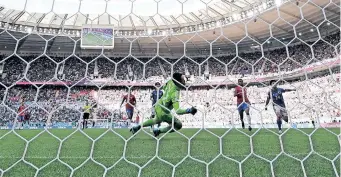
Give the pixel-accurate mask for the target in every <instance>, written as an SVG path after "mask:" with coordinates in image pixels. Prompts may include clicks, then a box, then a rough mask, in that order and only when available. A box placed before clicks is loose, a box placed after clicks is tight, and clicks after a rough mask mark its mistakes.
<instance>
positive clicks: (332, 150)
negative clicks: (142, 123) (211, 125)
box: [0, 128, 340, 177]
mask: <svg viewBox="0 0 341 177" xmlns="http://www.w3.org/2000/svg"><path fill="white" fill-rule="evenodd" d="M113 130H114V131H115V132H116V133H117V134H119V135H121V137H120V136H118V135H117V134H115V133H113V132H112V131H108V130H107V129H87V130H85V131H84V132H85V133H86V134H87V135H88V136H89V137H91V138H93V139H96V138H97V137H99V136H101V135H103V136H101V137H100V138H99V139H98V140H97V141H96V142H95V143H94V144H93V143H92V141H91V140H90V139H89V138H88V137H86V136H85V135H84V134H82V133H81V132H80V131H79V130H75V129H73V130H68V129H51V130H49V131H50V132H51V133H52V134H54V135H55V136H57V137H59V138H60V139H64V138H66V137H68V138H66V140H65V141H64V142H63V143H62V144H61V143H60V142H59V141H58V140H57V139H56V138H54V137H53V136H51V135H50V134H48V133H46V132H41V131H42V130H16V131H15V132H17V133H18V134H19V135H21V136H22V137H23V138H25V139H26V140H32V141H31V142H30V143H29V144H28V146H27V150H26V152H25V147H26V143H25V141H23V140H22V139H21V138H19V137H18V136H17V135H16V134H15V133H13V132H11V133H8V130H0V137H1V139H0V169H1V170H0V176H4V177H8V176H13V177H19V176H25V177H29V176H34V175H35V174H36V173H37V176H42V177H64V176H65V177H66V176H70V174H71V173H72V172H71V170H70V169H69V168H68V167H67V166H66V165H64V164H63V163H62V162H65V163H66V164H68V165H70V166H71V167H72V168H77V167H79V168H77V169H76V170H74V172H73V173H72V175H73V176H79V177H95V176H103V174H104V173H106V176H117V177H131V176H138V175H139V173H140V175H141V176H145V177H153V176H155V177H158V176H172V173H174V175H175V176H180V177H201V176H206V175H207V173H208V175H209V176H214V177H225V176H233V177H234V176H240V175H241V174H242V175H243V176H246V177H258V176H259V177H265V176H272V173H271V165H270V163H269V162H267V161H266V160H263V159H261V158H259V157H257V156H254V155H251V156H248V155H249V154H250V152H251V149H253V151H254V153H255V154H257V155H258V156H261V157H263V158H265V159H268V160H270V161H271V160H272V159H274V158H275V157H277V155H278V154H280V152H281V143H280V138H279V136H278V135H277V133H273V132H271V131H276V132H277V130H275V129H270V131H269V130H267V129H260V130H259V131H257V130H255V129H254V130H253V131H252V132H248V131H247V130H240V131H243V132H245V133H246V134H248V135H251V134H252V133H255V132H257V133H255V134H254V136H253V137H252V139H251V141H250V138H249V137H248V136H246V135H245V134H243V133H241V132H240V131H238V130H236V129H231V130H230V131H229V132H228V133H226V131H228V129H208V131H207V130H201V131H200V132H198V131H199V129H183V130H181V131H180V133H181V134H182V135H181V134H179V133H177V132H175V133H171V134H166V135H165V136H164V137H162V138H161V139H159V147H158V148H157V140H156V139H154V138H153V137H152V136H150V133H149V129H145V130H146V132H147V133H146V132H143V131H140V132H139V133H138V134H136V135H135V136H134V137H132V135H131V133H130V132H129V131H128V129H113ZM301 130H302V131H303V132H305V133H307V134H310V135H311V142H312V144H310V140H309V137H308V136H307V135H305V134H303V133H302V132H301V131H298V130H296V129H289V130H288V131H287V132H286V133H285V134H282V137H281V140H282V142H283V143H282V145H283V148H284V151H285V152H286V153H287V154H290V155H291V156H294V157H295V158H297V159H301V160H302V159H305V157H308V158H306V160H304V161H303V164H301V162H300V161H298V160H295V159H294V158H291V157H289V156H287V155H285V154H282V155H280V156H278V158H277V160H275V161H273V163H272V164H273V171H274V175H275V176H278V177H294V176H297V177H301V176H304V172H303V168H302V166H303V167H304V170H305V172H306V175H307V176H309V177H310V176H316V177H317V176H319V177H322V176H323V177H332V176H336V174H335V171H334V168H333V164H334V165H335V167H336V169H337V171H338V172H340V144H339V142H338V138H337V136H336V135H334V134H332V133H330V132H329V131H327V130H325V129H317V130H316V131H314V129H301ZM329 130H330V131H332V132H334V133H336V134H337V135H339V134H340V129H338V128H335V129H329ZM106 131H107V132H106ZM211 132H212V133H214V134H215V135H217V136H218V137H222V138H221V141H220V140H219V138H218V137H217V136H215V135H213V134H212V133H211ZM312 132H313V133H312ZM6 133H8V134H6ZM72 133H73V134H72ZM4 135H6V136H4ZM37 135H39V136H37ZM70 135H71V136H70ZM183 135H185V136H187V137H193V138H192V139H191V141H190V143H189V141H188V139H186V138H185V137H184V136H183ZM223 135H224V136H223ZM34 137H35V138H34ZM122 138H124V139H126V140H127V139H129V141H127V143H125V140H124V139H122ZM251 144H252V147H251V146H250V145H251ZM311 146H312V147H313V149H314V151H315V152H317V153H318V154H320V155H322V156H324V157H326V158H328V159H334V161H333V163H332V162H331V161H329V160H327V159H324V158H322V157H321V156H319V155H318V154H316V153H314V152H313V153H311V151H312V149H311ZM59 148H60V153H59V154H58V153H57V152H58V149H59ZM157 149H158V150H157ZM92 150H93V151H92ZM220 152H221V154H223V155H221V154H220ZM156 153H157V154H158V156H159V157H160V158H161V159H163V160H165V161H167V162H169V163H170V164H174V165H175V164H178V166H176V168H173V167H172V166H171V165H169V164H167V163H165V162H163V161H162V160H160V159H158V158H154V159H153V157H155V154H156ZM310 153H311V154H310ZM90 154H92V157H93V159H94V160H95V161H97V162H99V163H101V164H103V165H104V167H106V168H108V169H109V167H112V168H110V169H109V170H107V171H106V170H105V168H104V167H102V166H101V165H99V164H96V163H95V162H94V161H91V160H89V161H87V162H85V161H86V160H87V159H88V158H89V157H90ZM188 154H190V156H187V155H188ZM58 155H59V159H60V160H61V161H62V162H60V161H57V160H56V161H54V162H52V163H50V164H49V165H47V166H45V167H44V168H42V169H41V170H39V171H37V170H35V168H33V167H31V166H30V165H27V164H26V163H24V162H23V161H20V162H18V160H20V159H21V158H22V157H24V160H25V161H26V162H28V163H31V164H33V165H35V166H36V167H38V168H40V167H42V166H44V165H45V164H47V163H48V162H50V161H52V160H53V159H55V158H56V157H57V156H58ZM218 155H219V156H218ZM123 156H125V157H126V160H127V161H130V162H132V163H134V164H136V165H140V166H144V165H145V164H146V163H148V162H149V163H148V164H147V165H145V166H144V168H142V170H141V171H139V168H138V167H136V166H134V165H132V164H130V163H128V162H126V161H125V160H124V159H122V157H123ZM217 156H218V157H217ZM224 156H226V157H229V158H231V159H234V160H235V161H234V160H229V159H228V158H225V157H224ZM191 157H192V158H194V159H196V160H199V161H202V162H212V163H210V164H209V165H206V164H205V163H201V162H198V161H196V160H194V159H192V158H191ZM216 157H217V158H216ZM245 159H246V160H245ZM236 161H239V162H243V163H241V166H239V164H238V163H237V162H236ZM16 162H18V163H16ZM15 163H16V164H15ZM13 164H15V165H14V166H13V167H12V168H11V169H10V170H8V171H6V172H2V171H4V170H5V169H8V168H9V167H10V166H12V165H13ZM82 164H83V165H82ZM240 168H241V174H240V170H239V169H240Z"/></svg>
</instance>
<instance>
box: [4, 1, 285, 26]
mask: <svg viewBox="0 0 341 177" xmlns="http://www.w3.org/2000/svg"><path fill="white" fill-rule="evenodd" d="M271 3H272V4H271ZM274 3H278V4H280V3H282V0H275V1H274V0H10V1H9V0H0V10H1V13H0V19H2V20H1V21H7V22H10V23H16V24H23V25H30V24H38V25H39V26H42V27H58V26H64V27H65V28H76V29H78V28H80V27H81V26H82V25H83V24H102V25H113V26H115V27H117V28H121V29H136V28H140V29H141V28H152V29H160V28H170V27H176V26H178V27H180V26H188V25H191V24H199V23H205V22H210V21H215V20H218V19H222V18H224V17H228V16H234V17H235V18H238V16H240V15H239V14H240V12H242V11H247V10H249V11H250V10H251V11H250V12H249V13H261V12H262V11H263V10H265V9H266V8H267V7H270V6H273V5H274Z"/></svg>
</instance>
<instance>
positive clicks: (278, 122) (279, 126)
mask: <svg viewBox="0 0 341 177" xmlns="http://www.w3.org/2000/svg"><path fill="white" fill-rule="evenodd" d="M277 125H278V130H282V120H281V119H278V120H277Z"/></svg>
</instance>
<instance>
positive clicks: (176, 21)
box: [171, 15, 181, 27]
mask: <svg viewBox="0 0 341 177" xmlns="http://www.w3.org/2000/svg"><path fill="white" fill-rule="evenodd" d="M171 18H172V20H173V21H174V22H175V23H176V24H178V26H179V27H181V25H180V23H179V22H178V20H176V19H175V18H174V16H173V15H171Z"/></svg>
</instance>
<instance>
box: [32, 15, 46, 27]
mask: <svg viewBox="0 0 341 177" xmlns="http://www.w3.org/2000/svg"><path fill="white" fill-rule="evenodd" d="M34 15H35V14H34ZM45 16H46V14H43V15H42V16H41V17H40V18H39V19H38V20H37V26H39V24H40V23H41V21H43V19H44V18H45ZM32 18H33V16H32Z"/></svg>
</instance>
